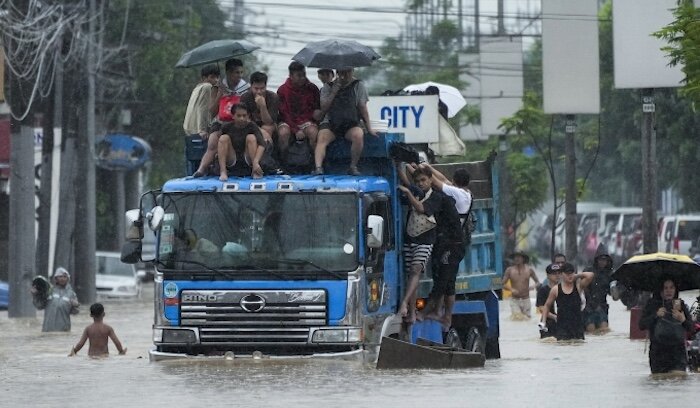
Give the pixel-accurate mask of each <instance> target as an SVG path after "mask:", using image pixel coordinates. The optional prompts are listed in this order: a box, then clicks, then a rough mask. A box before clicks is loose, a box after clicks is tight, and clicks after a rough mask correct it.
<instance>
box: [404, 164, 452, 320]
mask: <svg viewBox="0 0 700 408" xmlns="http://www.w3.org/2000/svg"><path fill="white" fill-rule="evenodd" d="M397 167H398V168H397V170H398V172H399V177H400V179H401V185H400V186H399V190H401V191H402V192H403V193H404V194H405V196H406V199H407V200H408V203H409V206H410V210H409V214H408V220H407V222H406V233H405V235H404V244H403V253H404V264H405V268H404V270H405V271H406V272H407V273H408V277H407V280H406V290H405V292H404V296H403V299H402V300H401V305H400V306H399V315H400V316H401V317H402V318H403V321H404V324H405V325H406V326H410V325H412V324H413V322H414V321H415V312H416V290H417V289H418V283H419V281H420V276H421V274H422V273H423V272H424V271H425V266H426V264H427V263H428V261H429V260H430V254H431V252H432V250H433V244H434V243H435V239H436V237H437V231H436V229H435V227H436V226H437V220H436V214H437V213H438V212H439V210H440V207H441V201H442V199H441V197H440V194H441V193H440V192H436V191H434V190H433V189H432V173H431V171H430V169H428V168H422V169H421V168H417V169H415V170H414V171H413V174H412V176H413V183H414V184H411V183H410V182H409V179H408V176H407V175H406V173H405V171H404V170H403V169H401V168H400V165H399V166H397Z"/></svg>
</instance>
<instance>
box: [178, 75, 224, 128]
mask: <svg viewBox="0 0 700 408" xmlns="http://www.w3.org/2000/svg"><path fill="white" fill-rule="evenodd" d="M200 74H201V78H200V81H199V83H198V84H197V86H195V87H194V89H193V90H192V93H191V94H190V100H189V102H188V103H187V110H186V111H185V120H184V121H183V123H182V128H183V129H184V131H185V134H186V135H192V136H199V137H201V138H202V139H205V140H206V138H207V136H209V124H210V123H211V121H212V113H211V111H210V109H209V107H210V106H211V104H212V101H213V100H214V99H215V98H216V92H217V89H216V88H215V87H214V85H216V83H217V82H218V81H219V76H220V73H219V67H217V66H216V65H213V64H212V65H207V66H205V67H204V68H202V70H201V72H200Z"/></svg>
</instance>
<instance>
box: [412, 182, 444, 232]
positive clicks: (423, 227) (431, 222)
mask: <svg viewBox="0 0 700 408" xmlns="http://www.w3.org/2000/svg"><path fill="white" fill-rule="evenodd" d="M432 192H433V190H429V191H428V192H427V193H426V194H425V197H423V199H422V200H420V201H421V202H423V201H425V200H427V199H428V198H429V197H430V194H431V193H432ZM435 226H437V221H436V220H435V216H434V215H431V216H427V215H425V214H420V213H418V212H416V211H415V210H412V211H411V213H410V214H409V216H408V222H407V223H406V233H407V234H408V236H410V237H412V238H415V237H417V236H419V235H420V234H425V233H426V232H428V231H430V230H431V229H433V228H435Z"/></svg>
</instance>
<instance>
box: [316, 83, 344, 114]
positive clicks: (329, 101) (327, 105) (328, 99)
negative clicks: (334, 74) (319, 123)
mask: <svg viewBox="0 0 700 408" xmlns="http://www.w3.org/2000/svg"><path fill="white" fill-rule="evenodd" d="M326 86H329V87H330V92H325V91H324V90H323V89H322V90H321V91H322V92H321V96H320V100H321V113H320V115H319V117H320V118H321V119H320V120H323V118H325V117H326V113H328V111H329V110H330V109H331V106H332V105H333V100H334V99H335V96H336V95H337V94H338V91H340V88H341V85H340V81H338V80H337V79H336V80H335V81H333V82H331V83H330V84H328V85H324V88H325V87H326Z"/></svg>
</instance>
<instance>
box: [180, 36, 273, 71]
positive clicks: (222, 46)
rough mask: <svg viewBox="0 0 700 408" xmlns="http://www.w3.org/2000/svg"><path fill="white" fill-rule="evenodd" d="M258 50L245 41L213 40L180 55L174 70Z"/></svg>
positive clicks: (255, 46)
mask: <svg viewBox="0 0 700 408" xmlns="http://www.w3.org/2000/svg"><path fill="white" fill-rule="evenodd" d="M258 48H260V47H259V46H257V45H255V44H253V43H252V42H250V41H247V40H214V41H209V42H208V43H206V44H202V45H200V46H199V47H197V48H193V49H191V50H189V51H187V52H186V53H184V54H182V57H180V60H179V61H178V62H177V64H175V67H176V68H189V67H193V66H196V65H203V64H208V63H210V62H216V61H221V60H225V59H229V58H233V57H237V56H239V55H244V54H248V53H250V52H253V51H255V50H257V49H258Z"/></svg>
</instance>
